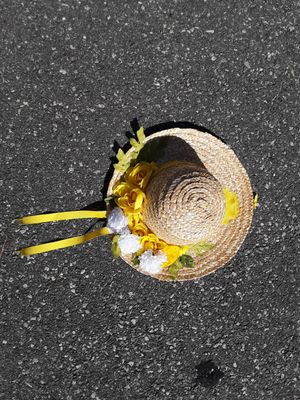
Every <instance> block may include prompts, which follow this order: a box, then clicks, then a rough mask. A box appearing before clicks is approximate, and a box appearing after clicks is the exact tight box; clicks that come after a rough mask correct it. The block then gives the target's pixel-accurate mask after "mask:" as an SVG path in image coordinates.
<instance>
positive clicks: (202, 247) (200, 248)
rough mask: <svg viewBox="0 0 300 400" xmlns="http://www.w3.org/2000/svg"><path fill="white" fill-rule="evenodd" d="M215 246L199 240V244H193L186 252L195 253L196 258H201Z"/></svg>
mask: <svg viewBox="0 0 300 400" xmlns="http://www.w3.org/2000/svg"><path fill="white" fill-rule="evenodd" d="M214 247H215V245H214V244H213V243H210V242H206V241H205V240H201V242H199V243H196V244H194V245H193V246H192V247H191V248H190V249H189V251H188V253H189V254H190V253H195V254H196V255H197V256H203V254H204V253H206V252H207V251H209V250H211V249H213V248H214Z"/></svg>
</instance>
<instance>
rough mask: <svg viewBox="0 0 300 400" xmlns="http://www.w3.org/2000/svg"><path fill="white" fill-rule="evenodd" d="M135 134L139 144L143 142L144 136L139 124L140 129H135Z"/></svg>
mask: <svg viewBox="0 0 300 400" xmlns="http://www.w3.org/2000/svg"><path fill="white" fill-rule="evenodd" d="M136 136H137V138H138V140H139V142H140V144H142V143H144V141H145V139H146V136H145V133H144V128H143V127H142V126H141V127H140V129H139V130H138V131H137V133H136Z"/></svg>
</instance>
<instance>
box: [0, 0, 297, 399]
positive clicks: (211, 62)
mask: <svg viewBox="0 0 300 400" xmlns="http://www.w3.org/2000/svg"><path fill="white" fill-rule="evenodd" d="M0 6H1V8H0V11H1V12H0V26H1V29H2V32H1V47H0V53H1V57H0V65H1V68H0V74H1V77H0V85H1V95H0V100H1V115H0V117H1V181H0V184H1V202H0V208H1V243H2V245H1V247H0V250H1V260H0V261H1V277H2V278H1V286H2V288H1V290H0V295H1V301H2V305H1V330H0V336H1V339H0V344H1V352H0V354H1V362H0V368H1V383H0V398H1V399H5V400H6V399H9V400H34V399H39V400H44V399H51V400H52V399H53V400H60V399H64V400H77V399H84V400H86V399H98V400H106V399H113V400H123V399H158V400H168V399H172V400H179V399H184V400H185V399H188V400H189V399H197V400H198V399H209V400H210V399H222V400H224V399H231V400H236V399H256V400H257V399H264V400H268V399H272V400H291V399H299V398H300V392H299V386H298V383H297V379H298V372H299V371H298V364H297V363H298V356H299V353H298V347H299V342H298V338H297V330H296V328H297V319H299V313H298V311H297V305H298V304H299V301H298V300H299V298H298V297H297V291H296V289H297V280H296V273H297V267H298V264H299V255H298V254H297V251H298V250H299V247H297V235H298V233H299V231H298V229H299V222H298V219H297V202H298V205H299V180H298V178H299V89H300V88H299V16H300V3H299V1H288V2H281V1H275V0H272V1H271V0H270V1H268V2H267V1H265V2H262V1H258V0H254V1H250V0H249V1H243V0H240V1H236V0H233V1H228V2H225V1H224V2H221V1H217V0H211V1H204V0H202V1H196V0H192V1H184V0H177V1H171V0H164V1H159V0H149V1H147V2H146V1H139V2H135V1H128V0H126V1H124V0H114V1H100V0H99V1H96V0H87V1H79V0H76V1H75V0H73V1H72V0H62V1H54V0H53V1H50V0H49V1H36V0H30V1H29V0H23V1H16V0H2V1H1V2H0ZM135 119H136V120H137V121H138V123H139V124H140V125H142V126H144V127H146V128H149V127H152V126H154V125H156V124H160V123H164V122H168V121H189V122H192V123H195V124H197V125H201V126H204V127H206V128H207V129H209V130H211V131H212V132H214V133H215V134H217V135H218V136H219V137H220V138H222V139H223V140H224V141H225V142H226V143H228V144H229V145H230V146H231V147H232V148H233V149H234V150H235V152H236V154H237V155H238V156H239V158H240V160H241V161H242V163H243V164H244V166H245V168H246V169H247V171H248V173H249V176H250V178H251V181H252V184H253V187H254V190H255V191H257V192H258V193H259V195H260V206H259V208H258V209H257V211H256V212H255V217H254V221H253V226H252V231H251V233H250V234H249V235H248V237H247V239H246V241H245V243H244V245H243V247H242V248H241V249H240V251H239V253H238V255H237V256H236V257H235V258H234V259H233V260H232V261H231V262H230V263H229V264H228V265H227V266H226V267H224V268H223V269H221V270H219V271H218V272H216V273H214V274H212V275H210V276H207V277H205V278H203V279H200V280H198V281H192V282H185V283H161V282H159V281H156V280H154V279H151V278H150V277H145V276H143V275H142V274H139V273H137V272H136V271H135V270H133V269H131V268H130V267H128V266H127V265H126V264H125V263H124V262H122V261H121V260H114V259H113V256H112V254H111V250H110V243H109V239H107V238H101V239H96V240H94V241H92V242H90V243H88V244H85V245H82V246H77V247H74V248H69V249H65V250H60V251H56V252H51V253H48V254H45V255H43V254H42V255H37V256H34V257H30V258H25V257H23V258H22V257H20V256H19V255H17V254H15V253H14V252H13V251H14V249H16V248H20V247H24V246H28V245H30V244H34V243H40V242H43V241H47V240H54V239H57V238H64V237H68V236H74V235H79V234H81V233H84V232H85V231H86V229H87V228H88V227H89V226H91V224H92V222H93V221H79V222H78V221H73V222H65V223H64V222H62V223H56V224H47V225H40V226H20V225H19V224H17V223H12V222H11V221H12V220H13V219H14V218H16V217H19V216H22V215H28V214H37V213H43V212H46V211H64V210H74V209H80V208H83V207H85V206H87V205H89V204H92V203H95V202H98V201H100V200H101V199H102V195H101V189H102V187H103V185H104V184H105V176H106V173H107V170H108V169H109V167H110V164H111V160H110V157H112V156H113V154H114V153H113V149H112V146H113V143H114V141H115V140H117V141H118V143H119V144H121V145H123V144H125V143H126V141H127V139H126V135H125V134H126V131H129V130H130V129H131V122H132V121H134V120H135ZM297 182H298V183H297ZM298 216H299V215H298Z"/></svg>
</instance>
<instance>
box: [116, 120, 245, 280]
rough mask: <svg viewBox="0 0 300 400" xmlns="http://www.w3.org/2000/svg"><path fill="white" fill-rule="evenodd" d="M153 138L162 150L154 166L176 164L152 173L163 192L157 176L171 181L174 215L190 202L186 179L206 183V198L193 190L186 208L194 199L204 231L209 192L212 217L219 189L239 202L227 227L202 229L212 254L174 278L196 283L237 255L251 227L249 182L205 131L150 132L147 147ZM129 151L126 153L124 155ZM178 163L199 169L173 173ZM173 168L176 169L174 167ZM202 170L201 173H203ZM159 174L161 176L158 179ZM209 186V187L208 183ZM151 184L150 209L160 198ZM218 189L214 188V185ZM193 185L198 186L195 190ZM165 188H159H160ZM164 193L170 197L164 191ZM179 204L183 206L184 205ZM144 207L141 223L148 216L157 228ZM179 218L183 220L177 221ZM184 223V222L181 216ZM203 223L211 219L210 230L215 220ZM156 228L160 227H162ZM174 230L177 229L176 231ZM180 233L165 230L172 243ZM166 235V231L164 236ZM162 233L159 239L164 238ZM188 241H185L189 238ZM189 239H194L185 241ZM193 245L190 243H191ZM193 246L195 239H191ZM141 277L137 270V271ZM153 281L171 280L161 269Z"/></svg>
mask: <svg viewBox="0 0 300 400" xmlns="http://www.w3.org/2000/svg"><path fill="white" fill-rule="evenodd" d="M157 139H160V140H161V139H166V141H165V147H164V155H163V156H162V157H161V158H160V159H159V160H158V163H167V162H170V161H176V163H175V165H174V168H175V170H174V173H172V172H170V171H167V170H168V168H164V169H163V170H162V171H161V173H158V174H157V175H156V176H155V177H153V180H154V179H156V178H157V176H158V178H157V179H158V183H157V184H159V185H161V186H160V187H161V190H165V189H166V184H164V181H163V175H164V174H165V173H166V174H167V177H166V179H168V177H169V176H171V175H172V174H173V176H174V178H176V177H178V178H176V179H174V180H173V182H172V184H174V188H176V190H177V192H178V193H179V194H180V199H179V200H176V198H175V197H173V200H174V201H177V203H178V204H181V207H180V206H179V207H178V208H177V209H176V210H177V211H176V212H177V213H179V215H180V216H182V217H183V215H184V214H185V213H186V211H187V212H188V210H189V205H188V203H189V201H187V200H191V197H190V196H191V195H190V194H189V193H191V192H192V191H191V190H189V189H192V187H193V186H192V185H193V184H192V183H191V182H189V178H190V179H191V180H192V181H193V180H194V179H195V176H196V180H198V181H199V180H200V179H202V180H203V179H204V180H206V183H209V185H208V186H209V188H210V189H209V190H207V191H206V193H200V191H198V189H197V190H196V194H195V195H194V198H193V196H192V201H191V204H193V208H194V204H196V202H197V199H198V200H200V202H199V203H200V205H199V208H200V209H201V208H202V212H201V210H200V212H199V214H197V211H196V212H195V211H193V215H194V216H195V215H198V217H197V218H198V225H199V226H200V227H202V228H203V227H204V226H207V225H206V224H205V223H204V224H203V222H205V221H203V210H204V209H206V210H207V209H208V208H207V201H208V200H209V201H210V200H211V193H212V192H213V193H215V196H216V198H215V202H214V203H213V205H212V206H211V207H212V208H211V210H213V209H214V210H217V213H219V212H222V209H223V210H224V203H222V201H221V200H220V199H219V193H220V187H221V188H224V187H227V188H228V189H229V190H231V191H233V192H235V193H236V194H237V196H238V199H239V205H240V213H239V216H238V218H237V219H236V220H235V221H231V222H229V223H228V224H227V225H222V224H221V225H219V226H218V227H217V228H216V229H215V230H214V229H212V230H208V231H207V237H206V240H208V241H210V242H212V243H213V244H214V245H215V246H214V248H213V249H211V250H209V251H208V252H206V253H205V254H204V255H203V256H201V257H197V256H195V257H194V259H195V264H196V266H195V268H186V269H183V270H182V271H180V272H179V273H178V276H177V279H176V280H179V281H184V280H191V279H197V278H200V277H202V276H205V275H207V274H209V273H212V272H214V271H216V270H217V269H219V268H221V267H222V266H223V265H224V264H225V263H227V262H228V261H229V260H230V259H231V258H232V257H233V256H234V255H235V254H236V253H237V251H238V249H239V248H240V246H241V245H242V243H243V241H244V239H245V237H246V235H247V233H248V231H249V228H250V226H251V222H252V217H253V191H252V187H251V184H250V180H249V177H248V175H247V172H246V171H245V169H244V167H243V166H242V164H241V163H240V161H239V160H238V158H237V156H236V155H235V153H234V152H233V151H232V150H231V149H230V148H229V147H228V146H227V145H226V144H224V143H223V142H222V141H221V140H219V139H217V138H216V137H214V136H213V135H211V134H209V133H207V132H201V131H199V130H196V129H190V128H173V129H168V130H164V131H161V132H158V133H155V134H153V135H151V136H149V137H148V138H147V139H146V145H147V144H149V143H150V142H151V141H153V140H157ZM129 152H130V150H129ZM178 161H188V162H193V163H198V164H199V167H198V168H197V167H196V166H195V165H188V164H189V163H186V164H185V166H183V165H181V166H182V168H183V169H182V171H181V173H178V171H177V172H176V169H178V168H179V166H180V164H179V163H178ZM176 164H177V166H176ZM203 167H204V168H205V170H206V172H205V173H204V172H203ZM121 175H122V174H121V173H119V172H117V171H115V172H114V174H113V177H112V179H111V181H110V184H109V187H108V195H111V193H112V189H113V187H114V185H115V184H116V183H117V181H118V180H119V179H120V178H121ZM159 175H161V176H159ZM179 175H181V176H182V175H185V178H184V179H183V178H181V181H180V178H179ZM208 181H209V182H208ZM151 182H152V180H151V181H150V183H149V186H148V193H149V194H150V196H151V197H150V204H151V203H152V204H155V203H153V202H155V201H158V200H157V199H158V198H159V196H160V194H159V192H158V191H157V193H155V192H154V191H152V189H151V186H152V183H151ZM218 184H219V185H220V186H218ZM197 186H198V185H197ZM164 188H165V189H164ZM167 192H168V193H169V194H170V193H172V192H170V191H167ZM164 204H165V206H166V207H168V201H167V200H165V201H164ZM184 204H185V205H184ZM147 207H148V203H147V205H146V207H145V209H147V211H146V212H147V216H146V218H147V222H148V224H149V226H150V225H151V224H152V222H150V220H151V218H152V217H153V221H154V222H153V223H156V224H157V223H158V222H157V218H154V216H153V211H152V209H151V207H150V210H149V209H148V208H147ZM183 218H184V217H183ZM185 218H187V220H188V217H185ZM207 218H208V219H209V218H211V222H212V225H214V223H215V221H214V219H213V216H211V215H209V216H208V217H207ZM163 225H164V224H162V228H164V229H165V227H164V226H163ZM196 225H197V224H195V225H193V228H192V229H191V231H190V233H189V235H194V234H195V236H194V237H196V236H197V233H195V228H196ZM178 228H179V229H178ZM184 229H186V224H183V226H178V227H176V229H175V227H172V230H171V231H170V230H169V229H167V234H168V235H173V236H174V237H175V239H173V240H176V238H177V239H178V240H180V239H181V238H182V237H184V236H185V234H183V235H182V234H181V233H180V231H181V230H184ZM199 231H200V233H199V237H200V240H201V239H202V237H203V236H202V232H201V229H200V228H199ZM164 233H166V232H164ZM164 233H163V234H164ZM189 237H191V236H189ZM191 240H194V239H191ZM195 240H196V239H195ZM196 241H197V240H196ZM123 259H124V260H125V261H126V262H127V263H128V264H129V265H131V266H132V267H134V268H135V269H137V268H136V267H135V266H133V264H132V263H131V261H130V258H129V257H124V258H123ZM139 271H140V272H142V273H143V271H141V270H139ZM155 278H157V279H159V280H163V281H170V280H173V279H172V278H171V276H170V275H169V273H168V271H167V269H166V270H165V271H164V272H163V273H162V274H160V275H157V276H155Z"/></svg>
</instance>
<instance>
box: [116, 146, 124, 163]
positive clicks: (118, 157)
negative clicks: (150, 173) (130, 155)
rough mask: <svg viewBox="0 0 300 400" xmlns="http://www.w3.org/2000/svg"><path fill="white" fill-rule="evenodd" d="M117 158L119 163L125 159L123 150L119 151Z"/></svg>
mask: <svg viewBox="0 0 300 400" xmlns="http://www.w3.org/2000/svg"><path fill="white" fill-rule="evenodd" d="M116 157H117V159H118V160H119V161H122V159H123V158H124V157H125V153H124V151H123V150H122V149H119V150H118V152H117V155H116Z"/></svg>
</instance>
